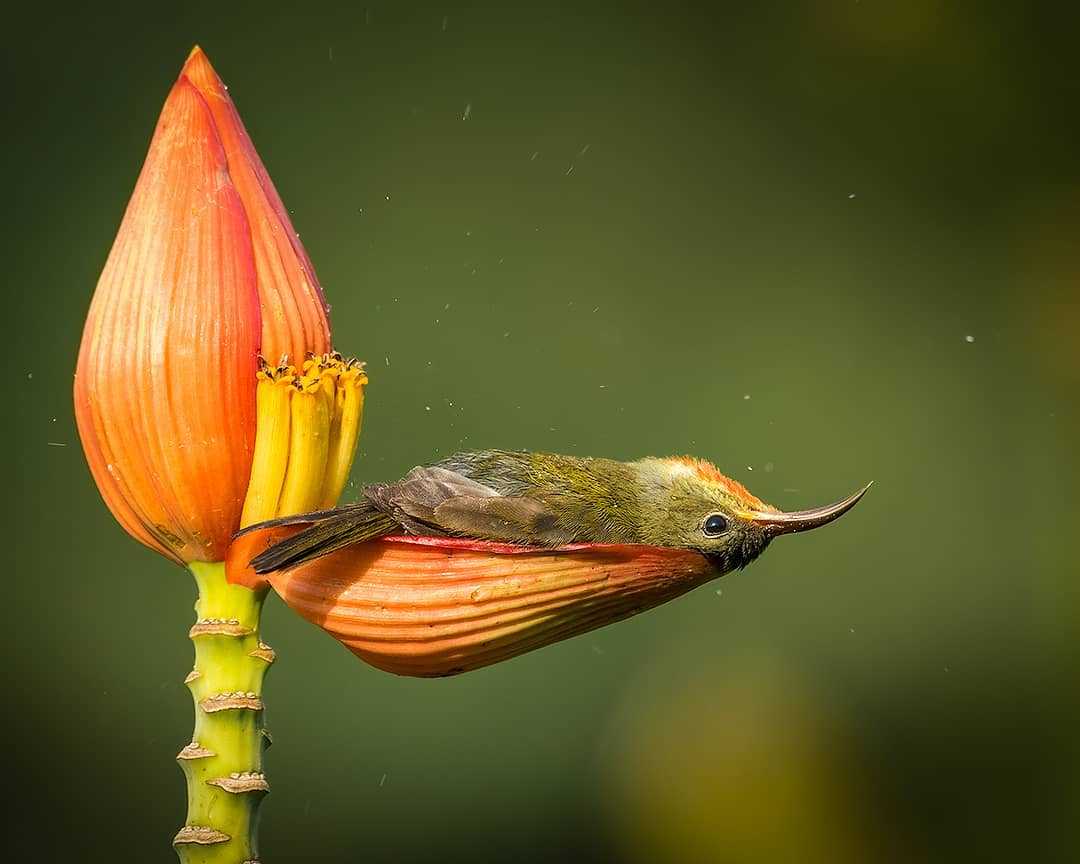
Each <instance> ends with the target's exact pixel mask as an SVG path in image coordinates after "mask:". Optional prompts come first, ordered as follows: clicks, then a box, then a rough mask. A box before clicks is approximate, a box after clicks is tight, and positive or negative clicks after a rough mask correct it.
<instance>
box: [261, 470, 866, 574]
mask: <svg viewBox="0 0 1080 864" xmlns="http://www.w3.org/2000/svg"><path fill="white" fill-rule="evenodd" d="M869 488H870V484H868V485H867V486H865V487H863V488H862V489H861V490H859V491H858V492H856V493H854V494H853V495H851V496H849V497H847V498H845V499H843V500H842V501H838V502H836V503H835V504H830V505H828V506H826V507H819V508H815V509H812V510H800V511H798V512H791V513H783V512H781V511H779V510H777V509H776V508H775V507H772V506H770V505H768V504H766V503H764V502H763V501H761V500H760V499H759V498H757V497H755V496H754V495H752V494H751V493H750V492H749V491H748V490H747V489H746V488H745V487H744V486H743V485H742V484H741V483H738V482H736V481H735V480H732V479H730V478H729V477H726V476H724V475H723V474H722V473H720V471H719V470H718V469H717V468H716V466H714V465H713V464H712V463H710V462H707V461H705V460H703V459H696V458H694V457H690V456H679V457H671V458H645V459H639V460H637V461H634V462H618V461H615V460H612V459H596V458H581V457H575V456H560V455H556V454H551V453H528V452H516V451H508V450H481V451H476V452H467V453H458V454H456V455H454V456H450V457H449V458H447V459H444V460H442V461H439V462H436V463H434V464H432V465H428V466H421V467H417V468H413V469H412V470H411V471H409V473H408V474H406V475H405V477H404V478H402V479H401V480H399V481H398V482H396V483H377V484H373V485H370V486H366V487H364V488H363V490H362V491H361V495H360V500H359V501H357V502H356V503H354V504H349V505H346V506H344V507H339V508H336V509H333V510H324V511H320V512H316V513H308V514H303V515H300V516H294V517H286V518H283V519H276V520H273V521H271V522H264V523H260V524H259V525H254V526H251V528H248V529H245V531H244V532H241V533H246V532H247V531H252V530H256V529H262V528H266V527H268V526H274V525H308V526H309V527H306V528H304V530H302V531H300V532H299V533H297V534H294V535H293V536H291V537H289V538H288V539H285V540H283V541H281V542H278V543H276V544H274V545H272V546H270V547H269V548H267V549H265V551H263V552H261V553H260V554H258V555H256V556H255V557H254V558H252V559H251V562H250V566H251V567H252V568H253V569H254V570H255V572H256V573H260V574H264V573H271V572H273V571H276V570H281V569H284V568H289V567H293V566H295V565H297V564H301V563H303V562H305V561H310V560H312V559H315V558H318V557H320V556H323V555H326V554H328V553H330V552H333V551H335V550H337V549H341V548H342V547H345V546H350V545H352V544H355V543H363V542H365V541H369V540H375V539H377V538H380V537H385V536H391V535H402V534H411V535H418V536H435V537H452V538H466V539H472V540H485V541H495V542H499V543H507V544H514V545H519V546H526V547H536V548H549V549H550V548H558V547H563V546H569V545H573V544H585V545H605V544H622V545H641V546H654V547H665V548H671V549H684V550H689V551H692V552H697V553H700V554H701V555H702V556H704V557H705V558H706V559H708V561H709V563H710V564H711V565H712V566H713V568H714V569H715V570H716V571H718V574H723V573H727V572H730V571H732V570H735V569H738V568H742V567H745V566H746V565H747V564H749V563H750V562H751V561H753V560H754V559H755V558H757V557H758V555H760V554H761V553H762V552H763V551H764V550H765V548H766V547H767V546H768V545H769V543H770V541H771V540H772V539H773V538H774V537H776V536H778V535H780V534H792V533H795V532H799V531H806V530H809V529H811V528H817V527H819V526H821V525H825V524H827V523H829V522H832V521H833V520H834V519H836V518H838V517H839V516H841V515H843V514H844V513H846V512H847V511H848V510H850V509H851V508H852V507H854V506H855V504H856V503H857V502H858V501H859V499H860V498H862V496H863V495H864V494H865V493H866V490H867V489H869Z"/></svg>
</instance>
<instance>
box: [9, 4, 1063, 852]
mask: <svg viewBox="0 0 1080 864" xmlns="http://www.w3.org/2000/svg"><path fill="white" fill-rule="evenodd" d="M23 14H24V15H25V14H27V12H26V10H25V9H24V11H23ZM29 14H30V16H31V17H28V18H27V19H26V20H25V21H19V20H16V19H10V20H9V22H8V23H9V25H10V29H9V31H8V36H7V39H6V40H5V51H4V55H3V62H4V64H5V65H6V66H7V67H8V68H7V70H6V72H7V74H6V80H8V82H9V88H8V91H7V93H8V96H7V110H6V112H5V113H6V114H7V122H6V124H5V138H6V140H5V143H4V153H5V161H6V162H7V166H8V172H7V173H8V183H7V186H8V189H9V193H10V191H12V190H13V192H14V201H13V202H12V201H11V200H10V198H9V204H8V206H7V207H5V208H4V213H3V219H4V222H5V230H4V243H5V247H6V248H7V252H6V255H5V260H8V261H9V264H11V265H12V266H9V269H8V276H7V279H6V283H7V289H6V292H7V297H8V300H7V307H8V313H7V314H8V319H7V320H8V323H9V324H12V325H13V326H14V328H15V331H14V350H13V351H12V352H11V356H13V357H14V358H15V366H14V370H13V377H12V378H11V379H9V383H11V385H12V390H13V394H14V409H13V413H12V414H10V415H9V417H10V420H9V423H10V425H11V426H12V427H13V428H12V430H11V431H12V434H13V436H14V442H15V451H14V458H13V460H12V463H13V464H12V467H11V471H12V472H13V475H14V495H15V502H14V503H15V506H14V507H13V508H12V509H13V511H14V520H15V522H14V527H13V530H14V537H15V567H14V569H13V570H12V571H11V572H10V574H9V576H8V580H7V584H8V586H9V591H11V594H9V599H8V602H7V604H6V605H7V609H6V614H5V616H4V617H5V620H6V626H5V627H4V628H3V631H2V632H3V641H4V655H5V657H6V665H7V673H8V679H9V684H8V686H7V687H6V688H5V695H4V700H5V703H6V704H5V711H4V712H3V717H4V721H3V722H4V735H5V738H4V740H5V742H6V752H5V762H6V765H7V768H6V770H5V774H4V779H5V785H6V786H7V788H8V794H9V795H10V796H14V797H15V798H16V799H17V801H18V805H17V806H18V807H19V808H20V809H21V810H23V811H24V812H23V813H22V815H21V817H20V818H21V823H20V825H21V827H20V829H19V830H18V831H17V833H15V834H10V833H9V835H8V836H7V837H6V840H9V841H10V840H13V842H14V845H15V848H16V849H17V850H18V849H22V850H23V851H24V852H28V851H29V850H33V851H34V854H35V857H34V860H60V859H63V860H80V861H99V860H109V861H121V860H123V861H128V860H132V861H133V860H139V861H144V862H145V861H169V860H172V854H173V853H172V851H171V849H170V847H169V840H170V838H171V836H172V834H173V832H174V831H175V830H176V828H177V827H178V825H179V824H180V821H181V820H182V816H183V795H184V792H183V780H182V777H181V774H180V772H179V770H177V768H176V767H175V765H174V764H173V761H172V760H173V756H174V754H175V753H176V751H177V749H178V748H179V747H180V746H181V745H182V744H183V743H185V742H186V741H187V740H188V737H187V736H188V735H189V733H190V729H191V705H190V698H189V696H188V692H187V690H186V688H185V687H184V686H183V685H182V683H181V681H182V679H183V677H184V675H185V673H186V672H187V671H188V669H189V667H190V662H191V644H190V642H189V641H188V640H187V638H186V631H187V628H188V626H189V624H190V622H191V619H192V612H191V603H192V601H193V599H194V592H193V584H192V580H191V579H190V578H189V577H188V576H187V574H185V573H184V572H183V571H181V570H178V569H175V568H173V567H171V566H170V565H168V564H166V563H164V562H163V561H162V560H161V559H159V558H157V557H156V556H154V555H153V554H152V553H150V552H148V551H146V550H144V549H143V548H142V547H140V546H138V545H137V544H136V543H134V542H133V541H131V540H129V539H128V538H127V536H126V535H125V534H124V533H123V532H122V531H121V530H120V529H119V528H118V526H117V525H116V524H115V523H114V522H113V520H112V518H111V517H110V515H109V514H108V512H107V510H106V509H105V507H104V506H103V505H102V503H101V501H100V499H99V497H98V494H97V492H96V490H95V488H94V487H93V484H92V482H91V480H90V477H89V474H88V471H87V469H86V466H85V463H84V460H83V456H82V453H81V450H80V448H79V445H78V441H77V438H76V435H75V431H74V423H73V419H72V415H71V405H70V386H71V375H72V370H73V367H74V362H75V352H76V348H77V344H78V340H79V336H80V332H81V326H82V320H83V317H84V315H85V312H86V308H87V304H88V302H89V298H90V295H91V292H92V291H93V288H94V284H95V282H96V280H97V277H98V274H99V272H100V268H101V266H102V264H103V263H104V261H105V257H106V254H107V252H108V249H109V246H110V244H111V242H112V238H113V235H114V233H115V230H116V228H117V226H118V224H119V220H120V216H121V214H122V212H123V208H124V206H125V204H126V201H127V198H128V196H129V194H130V192H131V189H132V186H133V184H134V181H135V178H136V175H137V173H138V170H139V166H140V165H141V163H142V159H143V156H144V154H145V149H146V146H147V142H148V140H149V136H150V133H151V131H152V130H153V126H154V123H155V120H156V117H157V113H158V110H159V108H160V106H161V103H162V102H163V100H164V98H165V95H166V93H167V92H168V88H169V87H170V85H171V84H172V82H173V80H174V79H175V76H176V74H177V72H178V70H179V68H180V66H181V64H182V63H183V60H184V58H185V56H186V54H187V51H188V50H189V48H190V47H191V45H192V44H193V43H194V42H196V41H198V42H199V43H201V44H202V45H203V47H204V48H205V49H206V50H207V52H208V54H209V56H210V58H211V60H212V61H213V62H214V64H215V65H216V67H217V69H218V71H219V73H220V74H221V75H222V77H223V78H224V79H225V81H226V82H227V83H228V84H229V85H230V88H231V93H232V94H233V97H234V99H235V101H236V103H237V105H238V107H239V109H240V112H241V114H242V116H243V117H244V120H245V121H246V123H247V126H248V129H249V130H250V131H251V133H252V136H253V138H254V140H255V142H256V145H257V146H258V148H259V151H260V153H261V155H262V157H263V159H264V161H265V162H266V164H267V166H268V168H269V170H270V172H271V174H272V176H273V177H274V180H275V181H276V183H277V186H278V189H279V190H280V192H281V193H282V196H283V197H284V199H285V201H286V204H287V205H288V207H289V208H290V210H291V211H292V212H293V214H294V215H293V218H294V221H295V223H296V225H297V228H298V230H299V231H300V232H301V234H302V236H303V239H304V242H305V243H306V245H307V248H308V251H309V252H310V254H311V256H312V257H313V259H314V260H315V262H316V265H317V267H318V272H319V274H320V277H321V279H322V281H323V283H324V285H325V287H326V290H327V294H328V296H329V298H330V301H331V303H332V306H333V310H332V316H333V324H334V331H335V343H336V344H337V345H338V347H340V348H341V349H342V350H344V351H346V352H355V353H356V354H358V355H359V356H361V357H364V358H367V360H368V361H369V368H370V371H371V386H370V388H369V391H368V393H369V396H368V410H367V415H366V417H365V425H364V433H363V439H362V441H361V451H362V455H361V458H360V459H359V461H358V463H357V466H356V468H355V469H354V483H355V482H363V481H367V480H383V479H392V478H394V477H396V476H398V475H400V474H401V473H402V472H403V471H405V470H407V469H408V468H409V467H411V466H412V465H414V464H417V463H420V462H425V461H429V460H431V459H433V458H437V457H439V456H441V455H445V454H447V453H448V452H450V451H453V450H456V449H462V448H468V447H481V446H498V447H507V448H529V449H544V450H551V451H556V452H567V453H575V454H581V455H606V456H612V457H618V458H632V457H636V456H640V455H647V454H656V455H661V454H670V453H681V452H692V453H695V454H697V455H700V456H704V457H707V458H711V459H713V460H715V461H716V462H717V463H718V464H719V465H720V466H721V467H722V468H723V469H724V470H726V471H727V472H728V473H730V474H731V475H733V476H734V477H736V478H738V479H739V480H741V481H743V482H745V483H746V484H747V485H748V486H749V487H750V488H751V489H752V490H753V491H755V492H756V493H757V494H758V495H760V496H762V497H763V498H765V499H766V500H768V501H770V502H773V503H775V504H777V505H779V506H782V507H785V508H797V507H802V506H810V505H814V504H819V503H824V502H826V501H832V500H834V499H836V498H838V497H840V496H842V495H845V494H847V493H848V492H850V491H851V490H852V489H854V488H856V487H857V486H858V485H859V484H861V483H863V482H865V481H867V480H870V479H873V480H875V481H876V485H875V487H874V489H873V491H872V492H871V494H870V495H869V496H868V497H867V499H866V500H865V502H864V503H863V504H862V505H861V506H860V507H859V508H858V509H857V510H856V511H855V512H853V513H852V514H851V515H849V516H847V517H846V518H845V519H844V520H843V521H842V522H841V523H839V524H837V525H836V526H833V527H831V528H829V529H827V530H823V531H820V532H816V533H814V534H812V535H806V536H799V537H793V538H786V539H783V540H781V541H778V542H777V543H776V544H775V545H774V546H773V547H772V549H771V550H770V551H769V552H768V554H767V555H765V556H764V557H763V558H762V559H761V560H760V561H759V562H758V563H756V564H754V565H753V566H752V567H751V568H750V569H748V570H747V571H744V572H742V573H738V574H735V575H733V576H730V577H728V578H726V579H724V580H722V581H721V582H717V583H713V584H712V585H709V586H707V587H704V588H701V589H699V590H697V591H695V592H694V593H692V594H690V595H688V596H686V597H683V598H681V599H679V600H677V601H675V602H673V603H671V604H669V605H667V606H664V607H662V608H660V609H658V610H656V611H654V612H651V613H649V614H647V615H644V616H641V617H638V618H634V619H632V620H630V621H628V622H626V623H623V624H620V625H616V626H614V627H612V628H608V629H605V630H600V631H597V632H594V633H591V634H588V635H586V636H582V637H579V638H577V639H574V640H571V641H569V642H566V643H563V644H560V645H556V646H554V647H550V648H547V649H545V650H543V651H540V652H537V653H534V654H530V655H526V656H525V657H522V658H519V659H517V660H514V661H512V662H509V663H506V664H504V665H501V666H498V667H495V668H491V669H486V670H482V671H479V672H474V673H471V674H467V675H465V676H463V677H460V678H456V679H449V680H437V681H417V680H407V679H399V678H395V677H392V676H390V675H387V674H384V673H381V672H378V671H375V670H373V669H370V668H368V667H366V666H364V665H362V664H361V663H360V662H359V661H357V660H356V659H355V658H354V657H352V656H351V655H350V654H348V653H347V652H346V651H345V650H344V649H343V648H341V647H340V646H339V645H338V644H336V643H335V642H333V641H332V640H330V639H328V638H327V637H326V636H325V635H324V634H322V633H320V632H318V631H317V630H315V629H314V628H312V627H311V626H310V625H308V624H306V623H304V622H303V621H301V620H300V619H299V618H297V617H295V616H293V615H292V614H291V613H289V612H288V611H287V610H286V609H285V608H284V607H283V605H282V604H281V603H279V602H276V601H273V602H271V604H270V608H269V612H268V616H267V621H266V625H265V632H266V634H267V636H268V638H269V640H270V641H271V642H272V643H273V645H274V646H275V648H276V649H277V650H278V654H279V657H280V661H279V663H278V664H277V665H276V666H275V668H274V670H273V674H272V675H271V676H270V678H269V681H268V689H267V696H268V704H269V711H268V718H267V719H268V724H269V727H270V728H271V730H272V731H273V733H274V740H275V742H276V743H275V746H274V748H273V749H272V750H271V751H270V753H269V756H268V764H269V770H270V772H271V775H270V776H271V782H272V785H273V794H272V795H271V796H270V797H269V799H268V800H267V802H266V804H265V805H264V808H263V817H264V823H263V825H264V827H263V832H262V836H263V846H264V849H265V852H264V860H265V861H278V862H281V861H333V862H339V861H340V862H344V861H353V860H356V861H364V862H368V864H375V862H384V861H385V862H390V861H393V862H400V861H410V862H412V861H415V862H431V864H435V862H439V864H443V862H454V861H477V860H480V861H515V862H551V861H598V862H599V861H604V862H607V861H620V862H622V861H625V862H696V861H709V862H731V864H742V862H797V861H813V862H817V861H821V862H826V861H828V862H856V861H881V862H901V861H904V862H906V861H931V862H960V861H964V862H967V861H973V862H974V861H978V862H986V861H1010V862H1013V861H1018V860H1021V861H1038V862H1058V861H1074V860H1077V858H1078V857H1080V827H1078V826H1080V732H1078V729H1080V711H1078V703H1080V698H1078V686H1077V685H1078V671H1080V663H1078V660H1080V590H1078V581H1080V580H1078V579H1077V575H1078V572H1077V571H1078V568H1077V564H1076V552H1075V547H1074V546H1073V537H1074V532H1075V530H1076V525H1077V517H1078V515H1080V507H1078V505H1077V496H1076V478H1077V468H1078V461H1080V460H1078V457H1077V453H1076V443H1077V440H1078V437H1080V436H1078V431H1080V429H1078V427H1080V423H1078V421H1080V400H1078V399H1077V390H1078V387H1080V348H1078V344H1080V305H1078V298H1080V167H1078V161H1077V153H1078V152H1080V134H1078V133H1080V120H1078V115H1080V112H1078V111H1077V105H1078V104H1080V74H1078V71H1077V65H1076V62H1075V33H1076V32H1077V26H1078V25H1080V20H1078V16H1077V14H1076V12H1075V11H1069V12H1066V11H1064V7H1063V6H1062V8H1058V7H1057V6H1056V5H1054V4H1019V3H1009V2H996V3H990V2H987V3H981V4H971V5H969V6H967V7H960V6H957V5H956V4H947V3H945V2H943V0H885V2H869V0H866V2H862V3H859V2H857V0H849V2H819V3H762V4H741V3H740V4H726V5H719V4H717V5H714V6H713V8H711V9H710V10H709V11H702V10H701V9H699V8H698V7H697V6H691V5H687V6H684V7H679V6H674V5H668V6H665V5H663V4H656V3H649V4H627V3H619V4H605V5H595V6H593V5H590V7H589V9H588V10H586V9H583V8H580V6H579V5H578V4H565V5H563V4H529V5H527V6H526V5H522V6H519V7H511V6H506V5H504V4H490V5H484V4H453V3H451V4H439V5H417V4H408V5H405V4H391V3H375V2H373V3H370V4H368V5H367V6H364V5H363V4H352V3H338V4H332V5H323V4H319V3H315V2H312V3H303V4H288V5H281V6H278V7H273V6H268V5H265V4H260V5H251V6H242V5H241V4H209V3H198V2H190V3H183V4H171V5H167V6H164V5H161V6H159V5H155V6H149V5H146V4H131V5H130V6H129V7H127V8H120V7H118V6H115V5H111V6H110V5H109V4H106V6H105V7H101V6H97V5H94V6H83V7H80V8H78V9H75V8H72V9H70V10H66V11H65V10H63V9H62V8H57V7H50V10H49V13H48V16H47V17H46V15H45V14H44V12H42V13H33V12H31V13H29ZM347 494H348V493H347Z"/></svg>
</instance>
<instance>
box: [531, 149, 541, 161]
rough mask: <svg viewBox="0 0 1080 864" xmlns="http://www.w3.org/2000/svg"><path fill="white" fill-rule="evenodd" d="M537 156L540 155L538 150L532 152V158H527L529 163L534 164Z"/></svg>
mask: <svg viewBox="0 0 1080 864" xmlns="http://www.w3.org/2000/svg"><path fill="white" fill-rule="evenodd" d="M539 155H540V151H539V150H533V154H532V156H530V157H529V161H530V162H535V161H536V159H537V157H538V156H539Z"/></svg>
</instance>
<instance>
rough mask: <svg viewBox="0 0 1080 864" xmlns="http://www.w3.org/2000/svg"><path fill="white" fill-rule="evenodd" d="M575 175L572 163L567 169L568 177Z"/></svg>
mask: <svg viewBox="0 0 1080 864" xmlns="http://www.w3.org/2000/svg"><path fill="white" fill-rule="evenodd" d="M573 173H574V163H573V162H571V163H570V167H569V168H567V169H566V176H567V177H569V176H570V175H571V174H573Z"/></svg>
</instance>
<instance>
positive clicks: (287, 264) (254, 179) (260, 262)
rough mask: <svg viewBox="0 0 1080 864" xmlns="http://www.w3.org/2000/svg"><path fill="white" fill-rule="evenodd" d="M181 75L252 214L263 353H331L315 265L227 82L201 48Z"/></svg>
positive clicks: (293, 356)
mask: <svg viewBox="0 0 1080 864" xmlns="http://www.w3.org/2000/svg"><path fill="white" fill-rule="evenodd" d="M182 75H183V76H184V77H186V78H187V79H188V80H189V81H191V83H192V84H193V85H194V86H195V87H196V88H197V89H198V91H199V92H200V93H201V94H202V96H203V98H204V99H205V100H206V103H207V105H209V106H210V111H211V113H212V114H213V117H214V123H215V125H216V127H217V131H218V135H219V136H220V138H221V143H222V146H223V147H224V148H225V156H226V159H227V160H228V164H229V174H230V176H231V177H232V182H233V184H234V185H235V186H236V191H237V192H238V193H239V194H240V200H241V201H242V202H243V205H244V210H245V211H246V212H247V216H248V222H249V223H250V228H251V238H252V247H253V249H254V252H255V269H256V272H257V274H258V285H259V298H260V300H261V302H262V354H263V356H264V357H266V358H267V360H268V361H269V362H271V363H277V362H278V360H279V359H280V358H281V356H282V355H283V354H287V355H288V356H289V358H290V361H291V362H292V363H295V364H299V363H301V362H303V360H304V356H305V354H306V353H307V352H311V353H314V354H323V353H325V352H326V351H329V350H330V324H329V320H328V318H327V309H326V301H325V298H324V296H323V291H322V288H321V286H320V285H319V281H318V278H317V277H316V276H315V268H314V267H313V266H312V264H311V259H309V258H308V255H307V252H306V251H305V250H304V246H303V244H302V243H301V242H300V238H299V236H298V235H297V233H296V230H295V229H294V228H293V225H292V221H291V220H290V219H289V214H288V212H287V211H286V209H285V205H284V204H283V203H282V201H281V198H280V196H279V195H278V193H277V189H275V188H274V184H273V182H272V181H271V180H270V175H269V174H267V172H266V168H265V167H264V166H263V163H262V160H261V159H260V158H259V154H258V153H256V152H255V146H254V145H253V144H252V143H251V138H250V136H249V135H248V133H247V130H246V129H245V128H244V124H243V122H242V121H241V120H240V115H239V114H238V113H237V111H236V107H235V106H234V105H233V102H232V99H230V98H229V94H228V91H227V90H226V88H225V85H224V84H223V83H222V82H221V79H220V78H219V77H218V75H217V73H216V72H215V71H214V68H213V67H212V66H211V65H210V61H209V60H208V59H207V57H206V55H205V54H204V53H203V51H202V50H201V49H200V48H198V47H196V48H195V49H194V50H193V51H192V52H191V55H190V56H189V57H188V60H187V63H186V64H185V65H184V69H183V72H182Z"/></svg>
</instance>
